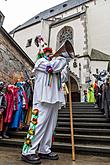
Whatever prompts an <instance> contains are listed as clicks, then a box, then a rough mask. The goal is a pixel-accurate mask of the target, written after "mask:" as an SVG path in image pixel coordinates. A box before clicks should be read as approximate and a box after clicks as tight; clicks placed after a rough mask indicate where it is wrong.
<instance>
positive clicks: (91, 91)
mask: <svg viewBox="0 0 110 165" xmlns="http://www.w3.org/2000/svg"><path fill="white" fill-rule="evenodd" d="M88 102H89V103H95V96H94V87H93V85H90V87H89V88H88Z"/></svg>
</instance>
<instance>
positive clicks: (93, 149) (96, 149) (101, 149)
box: [53, 142, 110, 155]
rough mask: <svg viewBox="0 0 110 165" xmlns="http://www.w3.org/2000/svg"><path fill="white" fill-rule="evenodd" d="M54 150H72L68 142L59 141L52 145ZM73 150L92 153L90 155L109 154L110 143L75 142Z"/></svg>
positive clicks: (69, 151)
mask: <svg viewBox="0 0 110 165" xmlns="http://www.w3.org/2000/svg"><path fill="white" fill-rule="evenodd" d="M53 149H54V150H55V151H60V152H62V151H63V152H66V153H67V152H68V153H71V152H72V146H71V144H68V143H62V144H61V143H59V142H55V143H54V145H53ZM75 152H76V153H80V154H81V153H83V154H92V155H97V154H98V155H109V154H110V145H109V146H108V145H96V144H94V145H89V144H75Z"/></svg>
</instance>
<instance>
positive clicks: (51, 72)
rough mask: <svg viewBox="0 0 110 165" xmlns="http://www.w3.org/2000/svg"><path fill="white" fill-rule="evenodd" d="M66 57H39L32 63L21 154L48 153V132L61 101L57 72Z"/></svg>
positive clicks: (49, 150)
mask: <svg viewBox="0 0 110 165" xmlns="http://www.w3.org/2000/svg"><path fill="white" fill-rule="evenodd" d="M65 65H66V59H65V58H63V57H57V58H56V59H52V60H51V61H49V60H48V59H47V58H41V59H39V60H38V61H37V62H36V64H35V86H34V97H33V111H32V118H31V123H30V127H29V131H28V134H27V138H26V141H25V143H24V146H23V150H22V154H23V155H29V154H35V152H36V150H37V149H38V145H39V149H38V152H39V153H42V154H48V153H50V152H51V145H52V135H53V132H54V129H55V127H56V123H57V115H58V109H59V108H60V107H61V106H62V105H64V104H65V98H64V92H63V90H62V86H61V85H62V84H61V71H62V70H63V68H64V67H65Z"/></svg>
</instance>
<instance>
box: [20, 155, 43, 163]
mask: <svg viewBox="0 0 110 165" xmlns="http://www.w3.org/2000/svg"><path fill="white" fill-rule="evenodd" d="M21 160H23V161H24V162H26V163H30V164H41V161H40V158H39V156H37V155H36V154H30V155H22V156H21Z"/></svg>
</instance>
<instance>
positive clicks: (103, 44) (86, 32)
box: [10, 0, 110, 101]
mask: <svg viewBox="0 0 110 165" xmlns="http://www.w3.org/2000/svg"><path fill="white" fill-rule="evenodd" d="M109 29H110V0H68V1H65V2H63V3H61V4H59V5H57V6H54V7H52V8H50V9H48V10H45V11H43V12H41V13H39V14H37V15H35V16H34V17H33V18H31V19H29V20H28V21H26V22H25V23H24V24H22V25H20V26H18V27H17V28H15V29H14V30H12V31H11V33H10V35H11V36H12V37H13V38H14V39H15V41H16V42H17V43H18V44H19V45H20V46H21V47H22V49H23V50H24V51H25V52H26V53H27V54H28V56H29V57H30V58H31V59H32V60H33V61H34V62H35V60H36V54H37V53H36V52H37V48H36V46H35V44H34V39H35V37H36V36H37V35H41V36H42V37H43V38H44V39H45V40H46V42H47V43H48V46H50V47H52V48H53V50H54V52H56V51H57V49H58V48H59V47H60V46H61V44H62V43H64V41H65V40H67V39H68V40H70V42H71V43H72V45H73V47H74V50H75V58H74V59H72V60H71V61H70V70H71V77H72V78H71V83H72V92H73V95H74V96H76V97H74V98H75V100H76V101H78V100H79V98H81V99H83V91H84V89H85V88H87V84H85V82H87V81H89V80H90V79H91V80H92V82H94V77H93V74H95V73H98V72H100V71H102V70H103V69H107V66H108V62H109V60H110V56H109V55H110V46H109V43H110V37H109V34H110V30H109ZM80 86H82V88H80ZM80 95H81V97H80Z"/></svg>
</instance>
